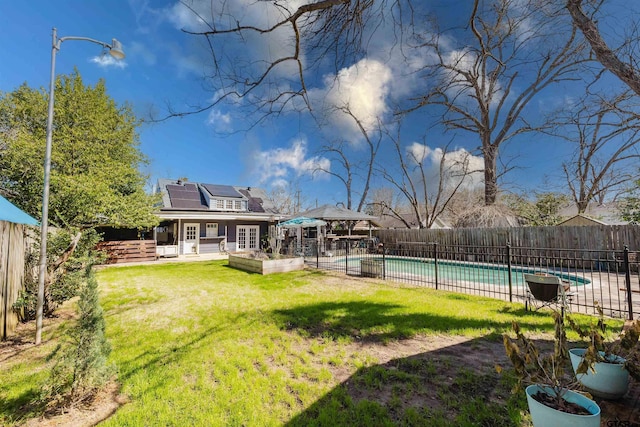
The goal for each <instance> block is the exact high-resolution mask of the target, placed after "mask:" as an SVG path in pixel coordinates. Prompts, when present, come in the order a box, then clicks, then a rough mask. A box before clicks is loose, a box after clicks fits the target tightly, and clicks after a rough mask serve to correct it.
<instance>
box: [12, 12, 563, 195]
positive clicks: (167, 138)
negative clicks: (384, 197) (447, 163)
mask: <svg viewBox="0 0 640 427" xmlns="http://www.w3.org/2000/svg"><path fill="white" fill-rule="evenodd" d="M240 3H246V2H244V1H241V0H238V2H237V4H240ZM193 4H194V5H195V6H196V7H195V8H196V9H197V7H199V5H206V4H209V1H208V0H207V1H203V2H195V3H193ZM233 4H235V3H233ZM426 4H427V3H425V5H426ZM428 4H429V5H431V6H430V7H433V8H434V9H437V10H438V13H440V14H442V16H443V17H444V18H447V17H451V16H453V15H452V14H455V13H458V12H459V10H458V9H459V7H457V8H452V7H451V6H450V3H448V2H446V1H433V2H429V3H428ZM254 19H259V17H257V18H256V17H254ZM0 26H1V27H2V28H3V33H4V37H3V43H1V44H0V90H1V91H11V90H13V89H15V88H16V87H17V86H19V85H20V84H22V83H23V82H27V83H28V84H29V85H30V86H32V87H46V86H47V85H48V79H49V69H50V58H51V29H52V28H53V27H56V28H57V30H58V36H59V37H64V36H82V37H90V38H93V39H98V40H102V41H106V42H110V41H111V39H112V38H114V37H115V38H117V39H118V40H119V41H121V42H122V43H123V45H124V50H125V53H126V55H127V57H126V59H125V60H124V61H123V62H121V63H114V62H113V61H111V60H110V58H109V56H108V55H107V56H102V57H101V56H100V54H101V48H100V46H98V45H95V44H91V43H87V42H80V41H67V42H65V43H63V45H62V48H61V50H60V52H59V53H58V55H57V64H56V73H57V74H63V73H64V74H67V73H70V72H71V71H72V70H73V68H74V67H77V68H78V70H79V72H80V74H81V75H82V77H83V79H84V80H85V82H88V83H90V84H93V83H95V81H97V80H98V79H99V78H104V79H105V81H106V85H107V90H108V93H109V95H110V96H111V97H113V98H114V99H115V100H116V101H117V102H118V103H124V102H128V103H130V104H131V105H132V106H133V108H134V111H135V112H136V114H137V115H138V116H139V117H141V118H147V117H149V115H150V114H151V113H152V112H154V113H155V114H157V115H158V116H162V115H164V114H165V113H166V107H167V105H170V106H171V108H173V109H174V110H176V111H186V110H189V109H190V108H193V107H194V106H199V105H204V104H206V103H207V102H209V101H210V100H211V99H212V96H213V94H212V93H211V92H210V91H209V90H208V89H207V82H206V81H205V80H203V79H202V75H203V73H205V72H207V71H209V67H210V65H211V57H210V55H209V54H208V52H207V50H206V48H205V46H204V45H203V41H202V39H199V38H197V37H194V36H190V35H186V34H184V33H183V32H181V31H180V29H182V28H185V29H191V30H197V29H199V28H201V26H200V25H199V22H198V20H197V19H196V17H195V15H194V14H193V13H190V12H189V11H188V10H187V9H185V8H184V7H181V5H180V3H179V2H176V1H163V0H158V1H152V0H128V1H127V0H115V1H110V2H102V1H89V0H64V1H58V2H51V1H45V0H30V1H10V0H0ZM372 43H379V44H380V46H384V45H385V41H384V39H383V38H381V39H379V40H377V41H376V40H373V41H372ZM283 46H286V43H283V42H282V41H281V40H280V41H279V40H271V44H270V45H259V44H257V45H255V46H253V48H252V49H248V50H247V51H246V52H242V53H244V54H247V55H253V54H258V52H259V51H260V50H261V49H267V50H269V52H270V53H273V52H272V51H271V50H272V49H274V50H275V49H278V48H284V47H283ZM221 48H222V47H221ZM390 64H393V61H389V62H387V63H383V62H381V61H380V59H379V58H376V57H373V56H372V57H368V58H362V59H361V60H360V61H359V62H358V63H357V64H355V63H354V64H345V66H344V67H343V68H342V69H341V70H340V73H339V75H340V78H341V83H342V84H341V86H340V90H336V89H335V87H333V88H332V86H331V85H329V84H328V82H329V81H331V79H332V77H334V76H333V75H332V74H330V72H329V71H326V73H325V75H324V77H325V78H324V79H323V78H321V77H318V78H317V79H315V80H310V81H309V90H310V97H311V98H312V99H331V100H339V99H341V98H342V97H344V96H346V95H345V94H349V95H350V96H351V99H352V100H355V101H353V102H354V103H353V104H352V108H354V109H356V110H357V112H358V114H359V116H360V117H362V118H363V121H364V123H365V125H367V123H369V124H370V125H372V123H373V121H374V120H375V117H378V116H380V115H384V114H388V113H389V111H390V110H391V108H392V107H391V105H392V103H393V100H394V97H400V96H402V95H407V94H408V93H410V90H411V81H410V79H406V78H405V79H401V78H400V74H399V73H400V71H399V69H400V68H399V67H394V66H393V65H390ZM356 65H357V67H356ZM358 70H365V71H366V72H364V73H363V72H362V71H358ZM286 72H287V70H284V71H282V73H286ZM404 77H407V75H405V76H404ZM569 95H570V94H567V93H548V94H545V96H543V97H541V98H540V100H539V102H538V103H536V104H535V105H532V107H531V108H535V109H538V110H539V111H537V112H536V113H543V112H544V111H545V108H546V107H545V106H548V105H552V104H557V103H558V102H562V101H563V100H564V99H566V97H567V96H569ZM242 111H244V110H242ZM422 120H424V119H423V118H421V117H420V116H418V115H416V116H415V118H414V122H413V123H412V124H410V125H409V126H408V127H409V128H411V127H417V128H419V127H420V125H421V124H422ZM324 121H325V123H327V124H328V125H327V126H325V127H324V128H322V129H319V128H318V127H316V126H315V124H314V122H313V121H312V120H311V118H310V117H309V115H308V114H304V113H294V112H292V111H289V112H287V113H285V114H281V115H279V116H276V117H273V118H271V119H269V120H266V121H264V122H262V123H260V124H258V125H256V126H253V127H251V129H249V130H248V131H241V130H243V129H246V128H247V127H248V124H250V123H253V120H252V119H250V118H247V117H246V116H243V113H242V112H241V110H240V109H234V106H233V105H229V104H226V105H220V106H219V107H216V108H214V109H211V110H208V111H206V112H204V113H201V114H198V115H191V116H186V117H183V118H173V119H170V120H167V121H163V122H160V123H154V124H145V125H143V126H142V127H141V129H140V139H141V149H142V151H143V152H144V153H145V154H146V155H147V156H148V157H149V159H150V162H151V163H150V165H149V166H148V168H147V169H146V170H145V171H144V172H145V173H148V174H149V175H150V176H151V180H152V181H153V180H155V179H156V178H178V177H187V178H188V179H189V180H191V181H199V182H208V183H216V184H230V185H248V186H249V185H253V186H261V187H264V188H265V189H267V190H270V189H271V188H273V186H275V185H281V186H283V185H284V186H287V185H288V186H289V188H293V187H299V188H300V189H301V190H303V194H304V195H305V196H304V199H305V201H306V203H307V205H311V204H316V202H317V203H337V202H344V201H345V200H344V198H345V191H344V189H343V187H342V186H341V185H340V184H339V182H338V181H337V180H336V179H335V178H331V177H330V176H328V175H326V174H315V176H312V174H311V173H310V172H309V171H311V170H313V169H314V168H315V167H317V166H318V165H320V166H323V167H327V168H332V170H336V166H335V165H331V164H330V163H329V160H328V159H327V158H326V157H325V156H324V155H323V154H322V153H319V152H318V149H319V147H320V146H322V145H326V144H327V142H328V141H330V140H332V138H334V137H335V135H338V134H339V135H340V136H342V137H345V138H347V139H349V138H352V139H353V140H357V139H358V136H357V135H358V134H357V131H356V129H355V128H354V126H353V123H352V122H349V121H348V120H346V119H345V118H344V117H337V116H331V117H330V116H327V117H324ZM416 135H417V134H416ZM529 138H531V141H530V142H526V141H525V142H524V143H522V142H521V143H518V144H515V143H514V144H510V145H508V146H505V147H503V149H502V152H503V155H504V158H505V159H509V158H513V159H514V161H513V163H512V165H513V166H516V169H514V170H513V171H511V172H510V173H509V175H508V176H507V177H506V180H505V181H504V183H505V187H506V188H509V189H511V190H512V191H516V192H518V191H523V190H524V191H527V190H528V191H531V190H535V189H538V190H550V189H556V188H561V182H560V181H559V179H558V175H557V171H558V167H559V164H560V161H561V160H562V159H563V158H566V156H567V155H568V150H567V148H566V147H565V146H563V145H562V144H557V143H553V141H548V142H547V143H545V141H544V138H542V137H529ZM452 139H453V142H452V145H451V149H454V150H458V151H459V152H470V153H472V154H474V155H477V154H478V153H477V150H476V149H477V147H478V145H479V144H478V142H477V141H473V140H472V138H471V139H470V138H469V137H468V136H459V135H457V136H456V135H442V134H440V133H438V132H430V133H427V137H426V139H422V138H421V139H419V138H418V136H415V138H413V137H411V136H409V137H408V138H407V140H406V145H407V146H411V144H423V143H426V145H428V146H429V148H430V150H432V151H431V152H432V153H437V148H438V147H441V146H442V145H443V144H445V143H447V142H449V141H451V140H452ZM54 143H55V136H54ZM360 149H362V147H361V148H360ZM357 150H358V148H357V147H356V148H355V152H356V154H357ZM363 153H364V151H363ZM389 153H390V152H384V153H383V156H389V155H390V154H389ZM433 158H435V155H434V156H433ZM473 159H474V161H478V162H480V158H479V157H474V158H473ZM434 167H435V165H434ZM476 184H477V183H476ZM373 185H374V187H376V186H382V185H384V182H383V181H381V180H380V177H379V176H376V177H375V179H374V184H373Z"/></svg>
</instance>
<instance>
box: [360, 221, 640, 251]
mask: <svg viewBox="0 0 640 427" xmlns="http://www.w3.org/2000/svg"><path fill="white" fill-rule="evenodd" d="M373 233H374V234H375V235H376V236H377V237H378V238H379V239H380V240H381V241H382V242H383V243H385V244H391V245H394V246H395V245H404V246H407V245H416V244H418V243H419V244H425V243H433V242H435V243H438V244H439V245H445V246H494V247H499V246H505V245H507V244H510V245H511V246H513V247H529V248H550V250H551V248H552V249H585V250H599V251H603V252H606V251H612V250H620V251H621V250H623V249H624V247H625V246H628V247H629V249H631V250H634V251H635V250H640V226H637V225H601V226H572V227H565V226H556V227H505V228H456V229H438V230H375V231H373Z"/></svg>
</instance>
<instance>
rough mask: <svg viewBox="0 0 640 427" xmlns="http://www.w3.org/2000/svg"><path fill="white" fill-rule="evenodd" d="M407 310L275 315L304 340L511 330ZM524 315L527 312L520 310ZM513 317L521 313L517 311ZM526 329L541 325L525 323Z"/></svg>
mask: <svg viewBox="0 0 640 427" xmlns="http://www.w3.org/2000/svg"><path fill="white" fill-rule="evenodd" d="M404 308H405V307H404V306H402V305H399V304H391V303H373V302H368V301H348V302H321V303H316V304H309V305H300V306H297V307H293V308H290V309H281V310H274V311H273V312H272V314H273V316H274V318H275V321H276V322H277V323H278V325H279V327H280V328H282V329H286V330H297V331H299V332H301V333H302V335H304V336H312V337H327V338H331V339H341V338H353V339H355V340H359V341H364V342H385V341H387V340H390V339H404V338H411V337H413V336H415V335H416V334H420V333H455V331H463V330H465V329H477V330H490V331H494V332H493V333H492V334H491V335H492V338H494V339H496V338H499V337H500V334H501V333H502V332H503V331H507V330H510V328H511V320H505V321H495V320H485V319H469V318H464V317H459V318H456V317H451V316H442V315H438V314H435V313H406V312H403V309H404ZM520 311H522V313H524V310H520ZM512 313H513V314H514V315H516V316H517V315H518V314H519V311H518V310H514V311H513V312H512ZM521 326H522V327H523V328H527V327H528V326H534V327H535V328H536V329H537V328H539V325H528V324H527V323H522V324H521Z"/></svg>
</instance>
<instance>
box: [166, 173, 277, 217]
mask: <svg viewBox="0 0 640 427" xmlns="http://www.w3.org/2000/svg"><path fill="white" fill-rule="evenodd" d="M156 191H157V192H159V193H160V194H161V195H162V203H161V206H160V211H159V212H158V216H160V217H162V218H166V219H178V218H182V219H198V218H201V219H255V220H276V219H280V218H281V215H280V214H279V213H278V212H277V210H276V208H275V206H274V205H273V204H272V203H271V202H270V200H269V198H268V196H267V194H266V193H265V191H264V190H262V189H261V188H256V187H239V186H231V185H220V184H206V183H198V182H190V181H181V180H173V179H164V178H161V179H158V187H157V190H156ZM227 201H229V202H230V203H231V205H230V206H231V207H229V206H227V205H226V202H227ZM236 202H237V203H236ZM218 203H222V204H221V206H223V207H220V205H218Z"/></svg>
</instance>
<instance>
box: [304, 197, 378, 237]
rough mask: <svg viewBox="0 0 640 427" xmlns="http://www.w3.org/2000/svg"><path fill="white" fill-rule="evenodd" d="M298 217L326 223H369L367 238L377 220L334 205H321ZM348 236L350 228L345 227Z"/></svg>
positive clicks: (371, 216)
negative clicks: (316, 219)
mask: <svg viewBox="0 0 640 427" xmlns="http://www.w3.org/2000/svg"><path fill="white" fill-rule="evenodd" d="M300 215H302V216H305V217H310V218H318V219H322V220H324V221H327V222H334V221H345V222H353V223H355V222H358V221H368V222H369V237H371V225H372V223H374V222H375V221H377V220H378V217H375V216H373V215H369V214H366V213H364V212H357V211H353V210H351V209H347V208H343V207H340V206H335V205H329V204H326V205H322V206H319V207H317V208H315V209H310V210H308V211H305V212H302V213H301V214H300ZM347 230H348V234H349V235H351V227H347Z"/></svg>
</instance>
